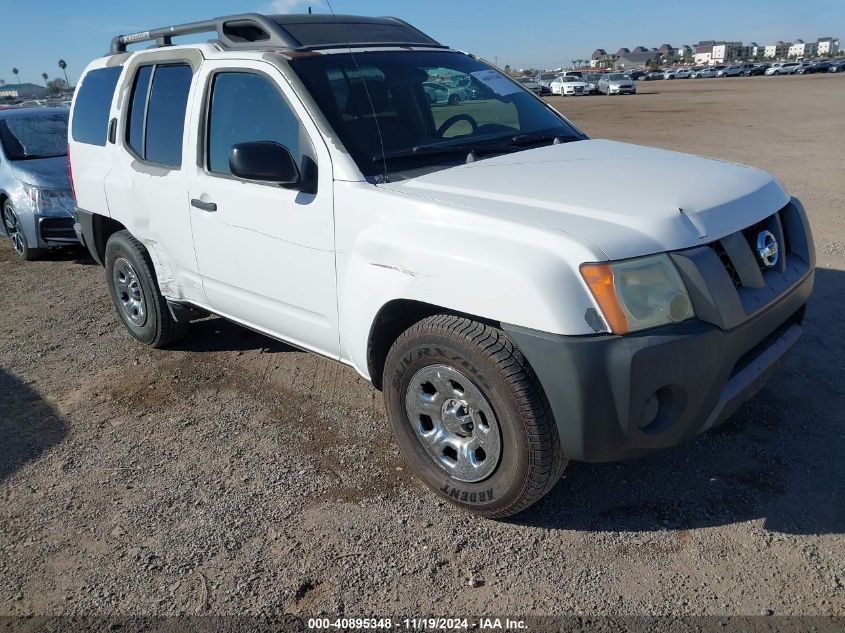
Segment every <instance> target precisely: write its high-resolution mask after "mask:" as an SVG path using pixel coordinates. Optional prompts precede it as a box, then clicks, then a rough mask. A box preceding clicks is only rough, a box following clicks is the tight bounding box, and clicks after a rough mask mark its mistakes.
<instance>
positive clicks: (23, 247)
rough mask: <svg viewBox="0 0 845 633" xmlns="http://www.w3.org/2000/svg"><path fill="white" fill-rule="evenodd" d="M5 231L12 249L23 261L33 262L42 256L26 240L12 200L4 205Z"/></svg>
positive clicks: (38, 250)
mask: <svg viewBox="0 0 845 633" xmlns="http://www.w3.org/2000/svg"><path fill="white" fill-rule="evenodd" d="M3 229H4V230H5V232H6V236H7V237H8V238H9V240H10V241H11V242H12V248H13V249H14V250H15V253H17V255H18V257H20V258H21V259H23V260H25V261H28V262H31V261H32V260H34V259H38V258H39V257H40V256H41V250H40V249H37V248H32V247H31V246H30V245H29V242H27V240H26V234H25V233H24V230H23V227H22V226H21V221H20V218H18V214H17V211H15V207H14V206H13V205H12V202H11V201H10V200H6V202H5V203H4V204H3Z"/></svg>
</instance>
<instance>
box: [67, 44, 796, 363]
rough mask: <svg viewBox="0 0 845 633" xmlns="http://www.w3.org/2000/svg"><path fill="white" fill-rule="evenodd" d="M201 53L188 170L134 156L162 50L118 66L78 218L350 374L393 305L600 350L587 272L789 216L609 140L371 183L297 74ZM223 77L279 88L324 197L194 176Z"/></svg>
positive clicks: (84, 171)
mask: <svg viewBox="0 0 845 633" xmlns="http://www.w3.org/2000/svg"><path fill="white" fill-rule="evenodd" d="M187 48H190V51H192V52H191V53H190V55H192V57H191V59H194V57H193V56H195V55H196V52H197V51H199V53H200V57H201V59H200V57H196V63H197V64H198V67H197V68H196V70H195V74H194V79H193V85H192V88H191V95H190V99H189V106H188V114H187V119H186V124H185V135H184V139H183V143H184V149H183V164H182V168H181V170H178V171H177V170H172V171H167V170H164V169H161V170H160V171H159V172H156V171H155V169H150V167H149V166H145V167H144V168H143V169H141V170H140V172H139V169H138V166H137V164H135V159H134V158H133V156H132V155H131V154H130V153H129V150H128V149H127V147H126V146H125V143H124V141H123V140H122V139H123V138H124V137H125V133H124V129H123V119H124V118H125V117H123V116H121V113H122V112H123V111H124V108H126V107H127V102H128V99H129V93H130V91H129V89H128V85H127V82H130V81H131V80H130V79H129V78H130V77H132V76H133V75H134V70H135V68H137V66H138V64H139V62H140V61H143V60H144V59H147V60H149V55H151V54H152V52H141V53H136V54H133V55H132V56H130V57H127V58H125V59H122V60H119V61H120V62H121V63H123V65H124V67H125V69H124V72H123V76H122V78H121V83H120V84H119V86H120V88H119V89H118V90H117V91H116V97H115V99H114V102H113V103H112V110H111V117H113V118H117V119H118V121H121V123H120V124H119V126H118V131H117V135H116V138H117V142H116V143H115V144H107V145H106V146H105V147H95V146H90V145H83V144H79V143H76V142H74V141H73V140H71V158H72V165H73V174H74V178H75V184H76V193H77V198H78V204H79V207H80V208H81V209H84V210H86V211H90V212H93V213H97V214H101V215H105V216H110V217H111V218H113V219H115V220H117V221H119V222H120V223H121V224H123V225H124V226H125V227H126V228H127V229H128V230H129V231H130V232H131V233H132V234H133V235H134V236H135V237H136V238H138V239H139V240H141V241H142V242H143V243H144V244H145V246H146V247H147V249H148V250H149V252H150V255H151V257H152V259H153V263H154V265H155V270H156V275H157V277H158V281H159V286H160V288H161V290H162V292H163V294H164V295H165V296H166V297H167V298H168V299H173V300H182V301H189V302H191V303H194V304H195V305H197V306H199V307H202V308H205V309H207V310H209V311H211V312H214V313H217V314H220V315H222V316H225V317H227V318H230V319H232V320H234V321H236V322H239V323H242V324H244V325H247V326H249V327H251V328H254V329H256V330H258V331H262V332H265V333H267V334H269V335H271V336H273V337H276V338H279V339H282V340H285V341H289V342H291V343H293V344H295V345H298V346H300V347H302V348H305V349H309V350H313V351H316V352H319V353H321V354H323V355H326V356H329V357H331V358H334V359H336V360H339V361H341V362H344V363H347V364H349V365H351V366H353V367H354V368H355V369H356V370H357V371H358V372H360V373H361V374H362V375H363V376H364V377H366V378H369V377H370V376H369V373H368V371H369V370H368V367H367V345H368V340H369V336H370V333H371V328H372V325H373V323H374V321H375V319H376V317H377V315H378V313H379V311H380V310H381V309H382V308H383V307H384V306H385V305H386V304H388V303H389V302H391V301H393V300H396V299H406V300H415V301H420V302H424V303H427V304H432V305H435V306H438V307H440V308H443V309H445V310H452V311H457V312H462V313H466V314H470V315H475V316H478V317H483V318H486V319H490V320H493V321H498V322H503V323H509V324H513V325H517V326H522V327H526V328H531V329H535V330H540V331H545V332H550V333H555V334H565V335H582V334H592V333H594V330H593V329H592V328H591V327H590V326H589V325H588V323H587V322H586V320H585V312H586V311H587V310H588V309H590V308H594V309H596V310H599V306H598V305H597V304H596V303H595V301H594V299H593V298H592V295H591V294H590V292H589V291H588V289H587V287H586V285H585V283H584V281H583V279H582V277H581V275H580V273H579V267H580V265H581V264H582V263H584V262H596V261H607V260H615V259H623V258H629V257H635V256H640V255H647V254H653V253H658V252H664V251H669V250H676V249H683V248H688V247H692V246H695V245H697V244H700V243H704V242H710V241H713V240H716V239H719V238H720V237H723V236H725V235H728V234H730V233H733V232H735V231H737V230H739V229H741V228H743V227H746V226H749V225H751V224H753V223H754V222H756V221H758V220H761V219H763V218H765V217H768V216H770V215H771V214H773V213H774V212H776V211H777V210H778V209H780V208H781V207H783V206H784V205H785V204H786V203H787V201H788V197H787V194H786V192H785V191H784V190H783V188H782V187H781V186H780V184H779V183H778V182H777V181H776V180H774V179H773V178H772V177H771V176H770V175H768V174H766V173H764V172H762V171H759V170H757V169H753V168H749V167H742V166H738V165H733V164H729V163H726V162H722V161H715V160H709V159H704V158H700V157H695V156H688V155H684V154H679V153H675V152H668V151H664V150H658V149H652V148H646V147H639V146H634V145H627V144H623V143H617V142H612V141H603V140H589V141H579V142H573V143H564V144H560V145H549V146H546V147H542V148H538V149H532V150H526V151H521V152H516V153H512V154H505V155H500V156H498V157H495V158H488V159H484V160H479V161H477V162H475V163H471V164H466V165H461V166H457V167H451V168H445V169H440V170H437V171H432V172H430V173H427V174H425V175H421V176H417V177H413V178H407V179H405V180H395V181H393V182H390V183H383V184H374V183H373V182H370V181H367V180H366V179H365V178H364V177H363V176H362V175H361V174H360V172H359V171H358V170H357V167H356V165H355V163H354V162H353V161H352V159H351V157H350V156H349V155H348V153H347V152H346V151H345V150H344V149H343V147H342V146H341V145H340V143H339V141H338V140H337V139H336V138H332V132H331V129H330V128H329V127H328V125H327V123H326V122H325V120H324V118H323V117H322V115H321V113H320V112H319V111H316V108H314V107H313V106H312V105H310V104H311V102H310V100H308V99H304V98H301V95H302V92H301V91H302V90H304V89H303V88H301V86H300V85H299V84H298V81H297V80H296V78H295V76H294V75H293V74H292V73H291V72H290V70H289V69H286V66H285V65H284V64H282V63H271V62H270V61H268V58H267V56H265V55H264V54H262V53H260V52H249V51H244V52H238V53H231V52H229V53H222V52H220V51H218V50H217V49H215V48H213V47H212V46H209V45H199V46H192V47H173V48H170V49H167V50H168V52H169V54H173V53H174V52H178V51H180V50H181V49H187ZM158 54H161V51H159V53H158ZM186 54H187V53H186ZM145 55H147V57H144V56H145ZM107 61H108V59H104V60H98V61H95V62H94V63H92V65H91V66H89V70H90V69H93V68H98V67H103V66H104V65H106V63H107ZM221 67H237V68H251V69H255V70H260V71H261V72H263V73H265V74H266V75H267V76H269V77H271V78H272V79H273V80H274V81H275V82H276V83H277V84H278V86H279V89H280V90H281V91H282V92H283V94H284V95H285V97H286V98H287V100H288V101H289V103H290V105H291V106H292V108H293V109H294V111H295V112H296V114H297V115H298V117H299V118H300V120H301V122H302V125H303V127H304V130H305V132H306V134H307V136H308V137H309V139H310V142H311V145H312V146H313V150H314V156H315V159H316V162H317V165H318V169H319V182H318V193H317V194H316V195H310V194H303V193H301V192H296V191H290V190H285V189H282V188H279V187H275V186H269V185H263V184H255V183H247V182H242V181H239V180H237V179H234V178H228V179H221V178H216V177H210V176H209V175H208V174H206V173H205V172H204V170H203V169H202V168H201V167H199V166H198V164H197V163H198V161H197V156H198V153H199V148H198V138H197V136H198V133H197V131H198V130H199V129H200V128H201V126H200V117H201V116H202V108H203V103H204V94H205V89H206V88H205V87H206V79H207V78H208V75H209V73H210V72H212V71H213V70H214V69H215V68H221ZM86 72H87V71H86ZM613 172H618V173H624V174H626V178H625V181H629V180H633V181H640V180H646V179H649V178H651V177H653V175H654V174H655V173H659V174H661V179H662V185H661V186H660V187H653V188H635V189H631V188H630V187H628V186H626V185H623V184H621V183H619V182H614V180H613V179H608V178H607V177H606V174H608V173H613ZM702 182H718V183H719V187H701V183H702ZM191 198H198V199H201V200H214V201H215V202H216V203H217V205H218V211H217V212H216V213H207V212H204V211H201V210H199V209H196V208H193V207H191V205H190V200H191ZM599 313H600V310H599Z"/></svg>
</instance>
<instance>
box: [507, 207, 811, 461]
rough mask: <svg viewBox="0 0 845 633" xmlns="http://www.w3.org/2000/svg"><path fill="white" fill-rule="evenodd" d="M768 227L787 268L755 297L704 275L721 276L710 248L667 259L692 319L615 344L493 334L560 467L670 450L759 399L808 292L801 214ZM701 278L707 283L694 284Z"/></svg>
mask: <svg viewBox="0 0 845 633" xmlns="http://www.w3.org/2000/svg"><path fill="white" fill-rule="evenodd" d="M773 218H777V219H778V220H777V221H778V222H780V221H781V218H783V226H782V231H783V232H785V233H786V234H787V236H788V237H789V238H790V239H789V248H790V251H789V252H788V253H787V255H786V257H787V258H788V260H789V261H791V263H788V262H787V263H786V264H785V265H784V266H782V269H781V270H772V271H769V272H767V273H766V277H765V287H763V288H759V287H755V288H752V287H748V288H743V287H740V286H737V287H736V288H735V287H734V284H733V283H731V279H730V277H729V273H728V272H726V270H727V269H726V268H725V267H723V268H721V271H722V274H724V277H725V278H722V277H720V276H719V275H717V274H716V273H715V272H713V271H715V270H716V268H714V266H715V265H719V264H718V257H717V255H716V249H715V248H713V249H711V247H710V246H704V247H698V248H696V249H691V250H690V251H682V252H680V253H678V254H676V256H677V257H676V263H678V264H679V266H678V267H679V271H680V272H681V274H682V276H683V277H684V278H685V281H686V282H687V286H688V288H689V287H690V286H691V285H693V284H694V285H695V288H696V290H695V291H694V292H692V299H693V303H694V304H695V307H696V313H697V314H698V318H697V319H693V320H690V321H687V322H685V323H681V324H677V325H670V326H665V327H662V328H657V329H654V330H648V331H644V332H639V333H635V334H629V335H624V336H617V335H598V336H561V335H555V334H548V333H543V332H537V331H535V330H528V329H525V328H521V327H517V326H511V325H505V324H503V325H502V327H503V329H504V330H505V331H506V332H507V333H508V335H509V336H510V337H511V339H512V340H513V342H514V344H515V345H516V346H517V347H518V348H519V349H520V350H521V351H522V353H523V354H524V355H525V357H526V358H527V359H528V361H529V362H530V363H531V366H532V367H533V369H534V371H535V372H536V374H537V376H538V378H539V379H540V383H541V384H542V386H543V389H544V391H545V393H546V396H547V398H548V400H549V404H550V405H551V408H552V412H553V413H554V416H555V421H556V423H557V428H558V433H559V435H560V439H561V443H562V445H563V447H564V451H565V453H566V454H567V456H569V457H570V458H572V459H577V460H582V461H590V462H606V461H616V460H621V459H628V458H632V457H640V456H642V455H645V454H648V453H650V452H654V451H657V450H660V449H665V448H669V447H671V446H675V445H677V444H680V443H682V442H684V441H685V440H688V439H690V438H691V437H694V436H695V435H697V434H699V433H703V432H704V431H707V430H708V429H710V428H712V427H714V426H716V425H717V424H719V423H721V422H723V421H724V420H726V419H727V418H728V417H730V416H731V415H732V414H733V413H734V412H735V411H736V410H737V409H738V408H739V407H740V406H741V405H742V404H743V403H744V402H745V401H747V400H748V399H749V398H751V397H752V396H754V394H756V393H757V392H758V391H759V390H760V389H761V388H762V386H763V385H764V384H765V383H766V381H767V380H768V379H769V378H770V377H771V375H772V374H773V373H774V372H775V370H776V369H777V368H778V366H780V364H781V363H782V362H783V360H784V359H785V358H786V356H787V354H788V353H789V351H790V350H791V349H792V348H793V347H794V346H795V344H796V343H797V341H798V340H799V338H800V337H801V334H802V327H801V324H802V321H803V318H804V311H805V306H806V303H807V301H808V300H809V298H810V295H811V293H812V290H813V281H814V272H813V267H814V264H815V257H814V254H813V250H812V249H813V245H812V236H811V235H810V234H809V228H808V225H807V224H806V216H805V215H804V213H803V209H802V208H800V203H797V202H794V203H792V204H791V205H790V206H788V207H787V208H786V209H784V210H783V211H781V212H780V213H779V214H778V215H776V216H773ZM773 221H774V220H772V222H773ZM804 230H805V231H806V237H805V239H804V241H803V244H802V241H801V239H800V232H801V231H804ZM729 237H730V236H729ZM727 241H728V238H725V239H723V240H721V242H727ZM730 246H731V248H733V245H730ZM704 249H707V250H708V251H711V250H712V252H704ZM714 257H716V261H715V263H714V261H713V258H714ZM681 260H686V263H684V262H683V261H681ZM700 272H710V273H712V276H713V277H716V278H715V279H706V278H703V277H702V278H699V279H695V275H696V274H697V273H700ZM733 272H734V273H735V271H733ZM741 272H742V273H743V274H746V273H747V272H748V271H746V270H742V271H741ZM780 283H783V284H785V285H784V286H780V285H779V284H780ZM724 284H729V286H728V287H729V288H730V291H728V290H726V288H725V285H724ZM730 292H733V295H734V296H733V297H732V296H730ZM769 293H771V295H772V296H773V298H771V299H770V300H769V301H767V302H765V303H763V302H762V301H761V299H762V298H763V297H766V296H768V294H769ZM708 304H709V305H708ZM761 306H762V307H761ZM740 313H741V314H740Z"/></svg>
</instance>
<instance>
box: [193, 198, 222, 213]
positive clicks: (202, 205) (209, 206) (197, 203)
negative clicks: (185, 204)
mask: <svg viewBox="0 0 845 633" xmlns="http://www.w3.org/2000/svg"><path fill="white" fill-rule="evenodd" d="M191 206H192V207H196V208H197V209H202V210H203V211H217V205H216V204H214V203H213V202H203V201H202V200H198V199H197V198H192V199H191Z"/></svg>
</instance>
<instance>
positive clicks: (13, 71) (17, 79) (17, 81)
mask: <svg viewBox="0 0 845 633" xmlns="http://www.w3.org/2000/svg"><path fill="white" fill-rule="evenodd" d="M12 74H13V75H14V76H15V83H16V84H19V83H20V82H21V77H20V75H21V71H19V70H18V69H17V68H12Z"/></svg>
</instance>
